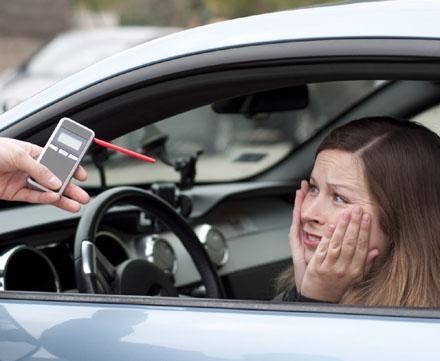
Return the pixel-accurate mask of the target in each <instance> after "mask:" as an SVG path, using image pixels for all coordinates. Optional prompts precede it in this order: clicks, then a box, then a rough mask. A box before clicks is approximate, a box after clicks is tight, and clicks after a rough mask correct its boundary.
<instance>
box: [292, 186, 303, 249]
mask: <svg viewBox="0 0 440 361" xmlns="http://www.w3.org/2000/svg"><path fill="white" fill-rule="evenodd" d="M301 198H302V195H301V192H300V191H299V190H297V191H296V192H295V204H294V206H293V211H292V225H291V226H290V232H289V240H290V247H291V249H292V252H293V253H294V252H295V250H296V249H298V247H300V246H301V245H300V242H301V238H300V237H301V232H300V229H301V203H302V199H301ZM293 256H294V254H293Z"/></svg>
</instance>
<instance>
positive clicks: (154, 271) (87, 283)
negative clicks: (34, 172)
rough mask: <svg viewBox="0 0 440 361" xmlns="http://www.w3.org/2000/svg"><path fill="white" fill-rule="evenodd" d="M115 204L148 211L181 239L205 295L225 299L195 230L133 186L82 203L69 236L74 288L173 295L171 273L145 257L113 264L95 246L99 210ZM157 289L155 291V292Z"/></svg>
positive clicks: (121, 292) (175, 290) (96, 291)
mask: <svg viewBox="0 0 440 361" xmlns="http://www.w3.org/2000/svg"><path fill="white" fill-rule="evenodd" d="M116 204H126V205H134V206H137V207H139V208H140V209H141V210H143V211H147V212H149V213H151V214H152V215H153V216H154V217H156V218H157V219H159V220H160V221H161V222H162V223H163V224H165V225H166V226H167V227H168V228H169V229H170V230H171V231H172V232H173V233H174V234H175V235H176V236H177V237H178V238H179V240H180V241H181V242H182V244H183V246H184V247H185V249H186V250H187V251H188V253H189V255H190V256H191V258H192V260H193V262H194V264H195V266H196V268H197V270H198V271H199V273H200V276H201V279H202V283H203V284H204V285H205V287H206V296H207V297H208V298H225V294H224V290H223V287H222V284H221V281H220V278H219V276H218V274H217V271H216V269H215V267H214V265H213V263H212V262H211V260H210V259H209V256H208V254H207V252H206V250H205V248H204V247H203V245H202V244H201V243H200V241H199V239H198V238H197V236H196V234H195V233H194V231H193V230H192V228H191V227H190V225H189V224H188V223H187V222H186V221H185V219H184V218H183V217H182V216H181V215H180V214H179V213H177V212H176V211H175V210H174V209H173V208H172V207H171V206H170V205H169V204H168V203H166V202H165V201H164V200H162V199H161V198H159V197H158V196H156V195H154V194H152V193H150V192H147V191H145V190H143V189H140V188H135V187H116V188H112V189H109V190H107V191H105V192H103V193H101V194H100V195H98V196H97V197H96V198H95V199H93V200H92V201H91V202H90V204H89V205H88V206H87V208H86V210H85V212H84V213H83V215H82V216H81V219H80V221H79V224H78V228H77V231H76V235H75V247H74V257H75V276H76V283H77V285H78V290H79V292H83V293H114V294H130V295H133V294H134V295H149V294H150V291H151V290H152V289H154V290H155V294H157V293H159V294H160V295H161V296H172V297H173V296H175V297H177V296H178V293H177V289H176V287H175V286H174V284H173V282H172V280H171V277H169V275H167V274H166V273H165V272H164V271H162V270H161V269H160V268H159V267H157V266H156V265H154V264H153V263H151V262H149V261H147V260H146V259H145V258H137V259H129V260H127V261H125V262H123V263H121V264H120V265H118V266H116V267H115V266H113V265H112V264H111V262H110V261H109V260H108V259H107V258H106V257H105V256H104V255H103V254H102V253H101V252H100V251H99V249H98V248H97V247H96V245H95V235H96V232H97V230H98V228H99V225H100V223H101V220H102V218H103V216H104V215H105V213H106V212H107V211H108V210H109V209H110V208H111V207H113V206H114V205H116ZM158 291H159V292H158Z"/></svg>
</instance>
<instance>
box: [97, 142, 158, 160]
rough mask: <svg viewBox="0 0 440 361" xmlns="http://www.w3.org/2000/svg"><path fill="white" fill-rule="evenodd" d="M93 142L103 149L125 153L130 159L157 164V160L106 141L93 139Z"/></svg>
mask: <svg viewBox="0 0 440 361" xmlns="http://www.w3.org/2000/svg"><path fill="white" fill-rule="evenodd" d="M93 141H94V142H95V143H96V144H98V145H100V146H101V147H105V148H108V149H113V150H115V151H117V152H119V153H123V154H125V155H128V156H129V157H133V158H137V159H140V160H143V161H144V162H148V163H156V159H154V158H151V157H148V156H146V155H143V154H140V153H137V152H133V151H132V150H130V149H125V148H122V147H119V146H117V145H115V144H112V143H109V142H106V141H104V140H101V139H98V138H93Z"/></svg>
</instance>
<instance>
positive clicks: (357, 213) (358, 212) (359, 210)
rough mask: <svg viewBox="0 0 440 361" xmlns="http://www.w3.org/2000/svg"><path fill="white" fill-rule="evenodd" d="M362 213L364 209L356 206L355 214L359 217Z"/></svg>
mask: <svg viewBox="0 0 440 361" xmlns="http://www.w3.org/2000/svg"><path fill="white" fill-rule="evenodd" d="M361 213H362V208H361V207H358V206H356V207H354V208H353V214H355V215H357V216H359V215H360V214H361Z"/></svg>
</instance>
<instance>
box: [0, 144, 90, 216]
mask: <svg viewBox="0 0 440 361" xmlns="http://www.w3.org/2000/svg"><path fill="white" fill-rule="evenodd" d="M42 150H43V148H41V147H39V146H38V145H34V144H31V143H28V142H23V141H20V140H16V139H10V138H0V199H3V200H8V201H22V202H29V203H47V204H53V205H54V206H56V207H59V208H62V209H65V210H67V211H70V212H77V211H78V210H79V209H80V204H84V203H87V202H88V201H89V195H88V194H87V193H86V192H85V191H84V190H83V189H81V188H80V187H78V186H77V185H75V184H73V183H69V184H68V185H67V187H66V189H65V190H64V194H65V195H66V196H67V197H69V198H67V197H64V196H61V195H59V194H58V193H56V192H55V191H56V190H58V189H59V188H60V187H61V184H62V182H61V181H60V180H59V179H58V178H57V177H56V176H55V175H54V174H53V172H51V171H50V170H49V169H48V168H47V167H46V166H44V165H43V164H40V163H39V162H37V160H36V158H37V157H38V156H39V155H40V154H41V152H42ZM28 175H30V176H31V177H32V178H33V179H35V180H36V181H37V182H38V183H39V184H41V185H43V186H44V187H46V188H47V189H50V190H53V191H54V192H40V191H36V190H33V189H29V188H27V182H26V179H27V176H28ZM73 176H74V177H75V178H76V179H78V180H80V181H84V180H85V179H86V178H87V174H86V171H85V170H84V168H82V167H81V166H80V167H78V168H77V169H76V171H75V172H74V175H73Z"/></svg>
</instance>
